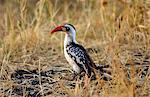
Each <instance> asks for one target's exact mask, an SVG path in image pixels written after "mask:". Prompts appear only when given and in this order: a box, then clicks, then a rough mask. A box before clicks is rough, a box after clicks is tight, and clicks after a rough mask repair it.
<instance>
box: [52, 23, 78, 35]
mask: <svg viewBox="0 0 150 97" xmlns="http://www.w3.org/2000/svg"><path fill="white" fill-rule="evenodd" d="M58 31H62V32H66V34H67V35H68V36H71V37H74V36H75V35H76V29H75V27H74V26H73V25H72V24H68V23H67V24H64V25H61V26H57V27H56V28H55V29H53V30H52V31H51V32H50V33H51V34H53V33H55V32H58Z"/></svg>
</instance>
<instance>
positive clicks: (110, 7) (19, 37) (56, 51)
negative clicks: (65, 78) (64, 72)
mask: <svg viewBox="0 0 150 97" xmlns="http://www.w3.org/2000/svg"><path fill="white" fill-rule="evenodd" d="M149 5H150V1H148V0H64V1H63V0H60V1H59V0H32V1H31V0H12V1H11V2H10V1H9V0H4V3H1V4H0V17H1V19H0V33H1V34H0V37H1V38H0V77H1V78H3V80H0V81H1V82H0V83H2V84H1V87H7V88H11V87H12V82H11V77H10V74H11V73H12V72H13V71H14V70H16V69H17V68H22V67H23V68H26V69H34V68H38V70H39V71H40V70H42V69H44V68H47V67H49V65H50V66H55V64H60V65H64V66H66V67H68V68H70V67H69V65H65V64H68V63H67V62H66V60H65V58H64V56H63V38H64V34H63V33H59V34H56V35H53V36H51V35H48V34H47V33H48V32H49V31H50V30H51V29H52V28H54V27H55V26H56V25H60V24H62V23H66V22H68V23H71V24H73V25H75V27H76V29H77V40H78V41H79V42H80V43H81V44H83V45H84V46H85V47H86V48H95V49H98V50H99V52H97V53H96V52H94V53H91V57H92V58H93V60H94V61H95V63H105V64H109V65H111V66H112V70H113V71H112V76H113V80H111V81H108V82H104V81H103V80H96V81H93V82H91V84H90V86H89V88H88V89H83V87H82V86H81V85H80V80H79V81H77V82H76V87H75V89H68V88H67V87H65V85H62V86H60V89H62V90H63V91H65V92H66V93H67V94H68V95H69V97H150V82H149V81H150V77H149V76H146V77H145V78H144V82H143V83H140V84H139V83H138V79H137V78H136V75H137V74H135V71H136V70H135V67H136V66H134V65H135V64H136V62H138V63H140V64H141V65H142V64H144V60H147V61H150V6H149ZM137 53H140V54H142V56H141V57H140V58H139V57H138V56H137V57H136V56H135V55H136V54H137ZM147 56H148V58H147ZM126 64H130V65H131V70H130V72H131V79H130V81H129V80H127V77H126V70H125V68H126V67H125V65H126ZM132 65H133V66H132ZM147 65H150V62H148V64H147ZM31 67H32V68H31ZM140 68H141V67H140ZM97 82H98V84H97V85H95V83H97ZM60 83H61V82H60ZM62 83H63V82H62ZM137 85H140V87H137ZM41 89H42V87H41ZM0 95H4V94H0ZM51 96H55V95H51ZM47 97H48V96H47Z"/></svg>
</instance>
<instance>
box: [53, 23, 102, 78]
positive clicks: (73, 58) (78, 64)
mask: <svg viewBox="0 0 150 97" xmlns="http://www.w3.org/2000/svg"><path fill="white" fill-rule="evenodd" d="M57 31H63V32H66V35H65V40H64V55H65V58H66V60H67V61H68V62H69V64H70V65H71V66H72V68H73V70H74V71H75V72H76V73H80V72H85V73H86V74H87V76H88V77H90V76H91V73H92V72H94V69H98V67H97V66H96V65H95V64H94V62H93V61H92V59H91V58H90V56H89V55H88V53H87V52H86V50H85V49H84V47H83V46H82V45H80V44H78V43H77V41H76V29H75V27H74V26H73V25H71V24H64V25H62V26H58V27H56V28H55V29H54V30H52V31H51V33H54V32H57ZM99 69H100V70H101V68H99Z"/></svg>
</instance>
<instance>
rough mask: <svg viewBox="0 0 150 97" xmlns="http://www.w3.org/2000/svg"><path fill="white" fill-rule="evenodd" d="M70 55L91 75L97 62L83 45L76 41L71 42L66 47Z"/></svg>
mask: <svg viewBox="0 0 150 97" xmlns="http://www.w3.org/2000/svg"><path fill="white" fill-rule="evenodd" d="M66 51H67V53H68V55H69V56H70V57H71V58H72V59H73V60H74V62H75V63H76V64H77V65H78V66H79V67H80V68H81V69H83V70H84V71H85V72H86V74H88V76H90V75H91V72H92V68H94V67H95V64H94V63H93V61H92V60H91V58H90V56H89V55H88V54H87V53H86V50H85V49H84V48H83V46H81V45H79V44H75V43H71V44H69V45H68V46H67V47H66Z"/></svg>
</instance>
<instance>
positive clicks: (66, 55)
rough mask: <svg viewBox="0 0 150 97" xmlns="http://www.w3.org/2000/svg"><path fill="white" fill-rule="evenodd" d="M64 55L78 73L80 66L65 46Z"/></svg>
mask: <svg viewBox="0 0 150 97" xmlns="http://www.w3.org/2000/svg"><path fill="white" fill-rule="evenodd" d="M64 55H65V58H66V60H67V61H68V63H69V64H70V65H71V66H72V68H73V70H74V71H75V72H76V73H80V67H79V66H78V65H77V64H76V63H75V62H74V60H73V59H72V58H71V57H70V56H69V55H68V53H67V51H66V48H64Z"/></svg>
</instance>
